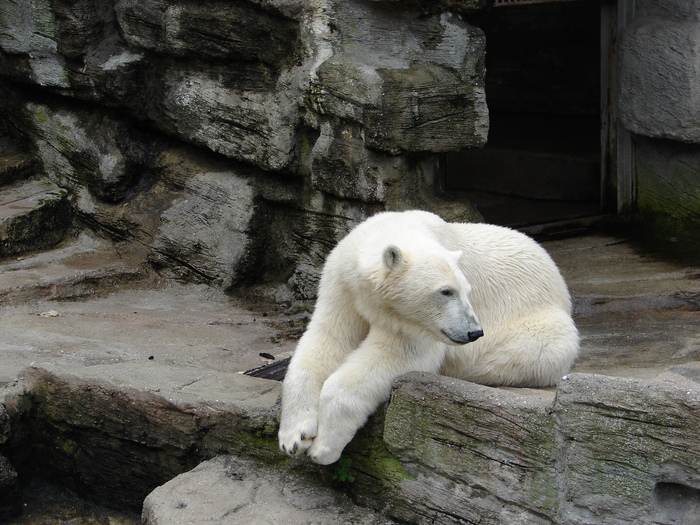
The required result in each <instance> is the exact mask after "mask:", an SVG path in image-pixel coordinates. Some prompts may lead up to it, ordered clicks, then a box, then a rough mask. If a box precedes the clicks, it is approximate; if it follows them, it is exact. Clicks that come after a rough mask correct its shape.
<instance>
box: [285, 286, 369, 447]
mask: <svg viewBox="0 0 700 525" xmlns="http://www.w3.org/2000/svg"><path fill="white" fill-rule="evenodd" d="M338 299H342V301H339V300H338ZM341 302H342V304H341ZM367 331H368V327H367V323H366V322H365V321H364V320H363V319H362V318H361V317H360V316H359V315H358V314H357V313H356V312H355V310H354V309H353V307H352V305H351V304H349V302H348V300H347V296H344V295H343V294H338V296H337V297H333V298H332V299H329V300H328V301H323V300H319V302H318V303H317V307H316V311H315V313H314V315H313V317H312V319H311V322H310V323H309V326H308V328H307V330H306V332H305V333H304V335H303V336H302V338H301V339H300V340H299V344H298V345H297V348H296V350H295V351H294V355H293V357H292V360H291V362H290V364H289V368H288V370H287V374H286V377H285V379H284V383H283V384H282V413H281V417H280V430H279V445H280V449H281V450H282V451H283V452H286V453H287V454H289V455H291V456H294V455H297V454H302V453H303V452H305V451H306V450H307V449H308V448H309V447H310V446H311V444H312V442H313V439H314V437H316V432H317V426H318V404H319V397H320V395H321V388H322V386H323V383H324V381H325V380H326V379H327V378H328V376H329V375H330V374H331V373H333V371H334V370H336V369H337V368H338V367H339V366H340V364H341V363H342V362H343V361H344V360H345V358H346V357H347V355H348V354H349V353H350V352H352V351H353V350H355V349H356V348H357V346H358V345H359V344H360V342H361V341H362V339H364V337H365V336H366V334H367Z"/></svg>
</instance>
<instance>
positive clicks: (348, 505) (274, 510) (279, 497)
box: [142, 456, 394, 525]
mask: <svg viewBox="0 0 700 525" xmlns="http://www.w3.org/2000/svg"><path fill="white" fill-rule="evenodd" d="M297 470H298V471H297V472H295V471H294V470H293V469H289V468H270V467H267V468H265V467H261V466H260V465H259V464H257V463H254V462H251V461H245V460H241V459H239V458H235V457H232V456H219V457H217V458H214V459H212V460H209V461H205V462H204V463H201V464H200V465H198V466H197V467H196V468H194V469H192V470H191V471H189V472H187V473H185V474H181V475H180V476H178V477H176V478H175V479H173V480H171V481H169V482H168V483H166V484H165V485H163V486H161V487H158V488H157V489H156V490H154V491H153V492H151V493H150V494H149V495H148V497H147V498H146V500H145V502H144V508H143V515H142V519H143V523H145V524H146V525H175V524H183V525H184V524H186V523H216V524H221V525H236V524H247V523H256V524H260V525H265V524H271V525H272V524H276V523H285V524H289V525H306V524H309V523H329V524H330V523H337V524H350V523H352V524H358V525H389V524H391V523H394V522H393V521H392V520H390V519H388V518H386V517H384V516H382V515H380V514H378V513H375V512H373V511H371V510H369V509H366V508H362V507H358V506H356V505H355V504H354V503H353V502H352V501H351V500H350V498H349V497H348V496H347V495H346V494H345V493H343V492H342V491H340V490H337V489H334V488H332V487H331V486H329V483H328V480H325V479H323V477H322V476H319V475H318V474H311V473H309V472H304V471H300V470H299V469H297Z"/></svg>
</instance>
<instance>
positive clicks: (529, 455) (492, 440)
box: [384, 374, 559, 524]
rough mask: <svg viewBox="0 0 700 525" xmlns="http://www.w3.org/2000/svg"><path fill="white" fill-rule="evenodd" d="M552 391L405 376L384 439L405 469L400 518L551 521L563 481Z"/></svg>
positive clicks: (399, 488)
mask: <svg viewBox="0 0 700 525" xmlns="http://www.w3.org/2000/svg"><path fill="white" fill-rule="evenodd" d="M553 396H554V394H553V393H552V392H547V391H541V390H528V389H512V390H502V389H494V388H488V387H482V386H478V385H474V384H471V383H466V382H462V381H457V380H454V379H450V378H446V377H435V376H432V375H429V374H422V375H421V374H410V375H408V376H404V377H403V378H402V379H400V380H399V381H398V382H397V384H396V386H395V390H394V394H393V396H392V401H391V404H390V405H389V408H388V410H387V414H386V420H385V424H384V425H385V427H384V441H385V442H386V444H387V447H388V449H389V451H390V452H391V453H392V454H393V455H394V456H395V457H396V458H397V459H398V460H399V461H401V463H402V464H403V465H404V469H405V472H406V479H404V480H402V481H401V482H400V483H399V484H398V486H397V491H399V492H400V493H401V496H402V499H404V500H405V502H406V503H408V505H406V506H405V507H404V508H403V509H402V511H401V515H400V516H399V517H401V518H402V519H407V520H410V521H419V522H422V523H426V522H427V523H431V522H434V523H450V522H452V520H454V519H455V518H457V517H458V518H461V519H463V520H465V521H467V522H469V521H479V520H480V521H479V522H480V523H532V524H536V523H537V524H540V523H541V524H544V523H553V522H554V521H555V517H556V513H557V507H558V483H559V481H558V478H557V465H556V463H557V452H556V431H555V425H554V419H553V418H552V414H551V406H552V401H553ZM437 502H441V503H440V504H437V505H436V503H437ZM448 502H449V503H448Z"/></svg>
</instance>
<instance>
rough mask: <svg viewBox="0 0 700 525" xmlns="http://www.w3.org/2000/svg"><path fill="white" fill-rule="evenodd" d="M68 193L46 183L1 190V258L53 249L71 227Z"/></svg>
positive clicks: (29, 183)
mask: <svg viewBox="0 0 700 525" xmlns="http://www.w3.org/2000/svg"><path fill="white" fill-rule="evenodd" d="M67 195H68V193H67V191H66V190H65V189H63V188H61V187H59V186H57V185H56V184H54V183H52V182H48V181H45V180H27V181H20V182H15V183H13V184H11V185H8V186H4V187H2V188H0V258H6V257H10V256H17V255H23V254H26V253H30V252H36V251H40V250H44V249H46V248H50V247H51V246H54V245H56V244H57V243H59V242H60V241H61V240H63V238H64V237H65V235H66V232H67V231H68V228H69V226H70V224H71V209H70V204H69V202H68V199H67Z"/></svg>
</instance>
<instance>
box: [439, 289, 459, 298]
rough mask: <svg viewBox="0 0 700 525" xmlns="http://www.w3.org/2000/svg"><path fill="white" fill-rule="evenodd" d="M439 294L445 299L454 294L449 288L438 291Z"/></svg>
mask: <svg viewBox="0 0 700 525" xmlns="http://www.w3.org/2000/svg"><path fill="white" fill-rule="evenodd" d="M440 294H441V295H444V296H445V297H452V296H453V295H454V294H455V292H454V290H452V289H451V288H443V289H442V290H440Z"/></svg>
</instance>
